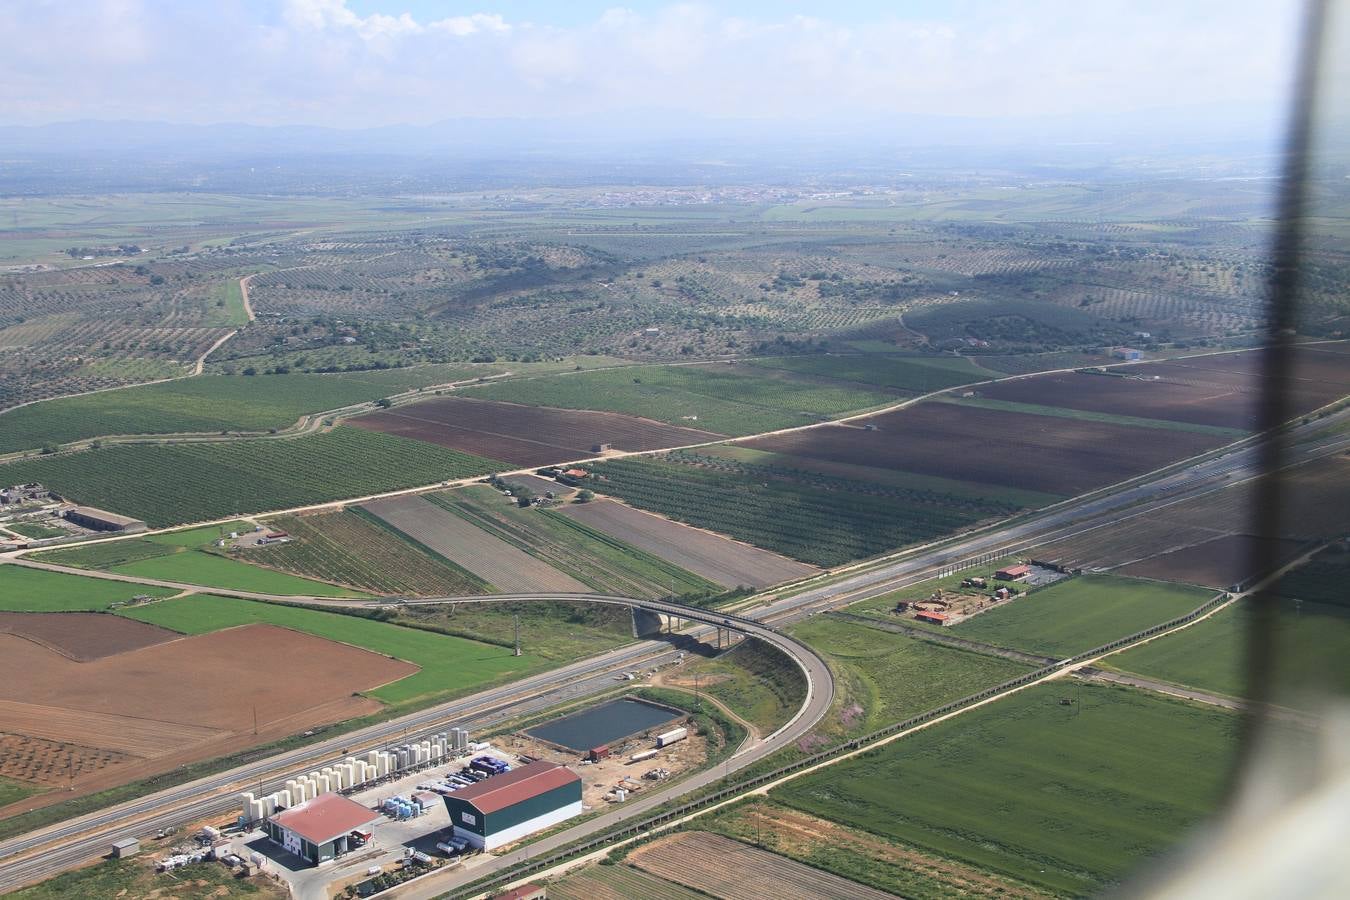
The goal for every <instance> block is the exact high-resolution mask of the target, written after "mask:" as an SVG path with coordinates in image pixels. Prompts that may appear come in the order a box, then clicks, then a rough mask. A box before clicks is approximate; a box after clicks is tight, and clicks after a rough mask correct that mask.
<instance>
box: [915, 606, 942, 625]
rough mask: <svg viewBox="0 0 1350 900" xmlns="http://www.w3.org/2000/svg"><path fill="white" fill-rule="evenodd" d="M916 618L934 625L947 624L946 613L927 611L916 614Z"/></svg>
mask: <svg viewBox="0 0 1350 900" xmlns="http://www.w3.org/2000/svg"><path fill="white" fill-rule="evenodd" d="M914 618H916V619H918V620H919V621H920V622H931V623H932V624H934V625H946V624H947V614H946V613H940V612H928V611H927V610H924V611H923V612H918V613H915V614H914Z"/></svg>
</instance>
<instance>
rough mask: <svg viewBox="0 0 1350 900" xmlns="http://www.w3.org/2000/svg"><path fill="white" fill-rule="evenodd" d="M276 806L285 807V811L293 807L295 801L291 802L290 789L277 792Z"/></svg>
mask: <svg viewBox="0 0 1350 900" xmlns="http://www.w3.org/2000/svg"><path fill="white" fill-rule="evenodd" d="M277 805H278V806H284V807H286V808H287V809H290V808H291V807H292V806H294V805H295V801H293V800H292V799H291V790H290V788H286V789H285V790H281V791H277Z"/></svg>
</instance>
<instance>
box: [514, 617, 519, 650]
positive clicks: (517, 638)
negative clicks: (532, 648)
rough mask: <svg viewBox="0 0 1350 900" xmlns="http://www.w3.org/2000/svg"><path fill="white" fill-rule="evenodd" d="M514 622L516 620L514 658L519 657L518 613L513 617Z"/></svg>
mask: <svg viewBox="0 0 1350 900" xmlns="http://www.w3.org/2000/svg"><path fill="white" fill-rule="evenodd" d="M515 620H516V652H515V655H516V656H519V655H520V613H516V615H515Z"/></svg>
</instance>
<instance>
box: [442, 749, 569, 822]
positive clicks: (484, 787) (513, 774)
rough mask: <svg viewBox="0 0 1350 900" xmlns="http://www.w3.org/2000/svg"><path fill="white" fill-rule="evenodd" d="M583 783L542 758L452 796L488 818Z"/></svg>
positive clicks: (563, 769)
mask: <svg viewBox="0 0 1350 900" xmlns="http://www.w3.org/2000/svg"><path fill="white" fill-rule="evenodd" d="M580 780H581V779H580V778H579V777H578V776H577V774H576V773H575V772H573V771H572V770H571V769H569V768H567V767H566V766H560V765H558V764H557V763H551V762H546V761H544V760H542V759H540V760H536V761H534V762H532V763H528V764H526V765H523V766H521V767H520V768H519V769H513V770H512V771H510V772H507V773H506V774H505V775H493V776H492V777H490V778H488V779H486V780H484V781H480V782H478V783H477V784H475V785H472V786H470V787H466V788H461V789H460V790H458V791H455V792H454V793H453V794H451V795H450V796H451V797H453V798H455V799H457V800H467V801H469V802H470V803H472V804H473V806H474V808H475V809H477V810H478V811H479V812H480V813H482V814H483V815H488V814H489V813H494V812H497V811H498V810H502V809H506V808H507V807H508V806H514V805H515V804H517V803H520V802H521V801H522V800H528V799H530V798H531V797H537V796H539V795H540V794H542V793H545V792H546V791H551V790H553V789H554V788H560V787H562V786H563V785H565V784H571V783H572V782H574V781H580Z"/></svg>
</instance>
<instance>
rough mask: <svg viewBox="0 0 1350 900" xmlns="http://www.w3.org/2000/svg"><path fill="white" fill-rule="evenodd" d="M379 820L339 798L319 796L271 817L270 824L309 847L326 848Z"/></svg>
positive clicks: (359, 807)
mask: <svg viewBox="0 0 1350 900" xmlns="http://www.w3.org/2000/svg"><path fill="white" fill-rule="evenodd" d="M379 818H380V814H379V813H378V812H376V811H374V810H372V809H369V808H367V807H365V806H362V805H361V804H360V803H357V802H356V801H355V800H348V799H347V798H346V797H343V796H342V795H341V794H320V795H319V796H317V797H315V798H314V799H313V800H306V801H305V802H304V803H301V804H300V805H299V806H292V807H291V808H290V809H288V810H286V811H285V812H280V813H277V814H276V815H275V816H272V817H271V819H272V821H273V822H275V823H276V824H278V825H280V826H281V827H282V828H285V829H286V830H287V831H293V832H295V833H296V834H298V835H300V836H301V837H302V838H304V839H305V840H307V841H309V842H310V843H311V844H326V843H328V842H329V841H331V840H333V839H334V838H338V837H342V836H343V835H344V834H348V833H349V832H351V830H352V829H354V828H360V827H361V826H362V825H369V824H370V823H371V822H375V821H377V820H378V819H379Z"/></svg>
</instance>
